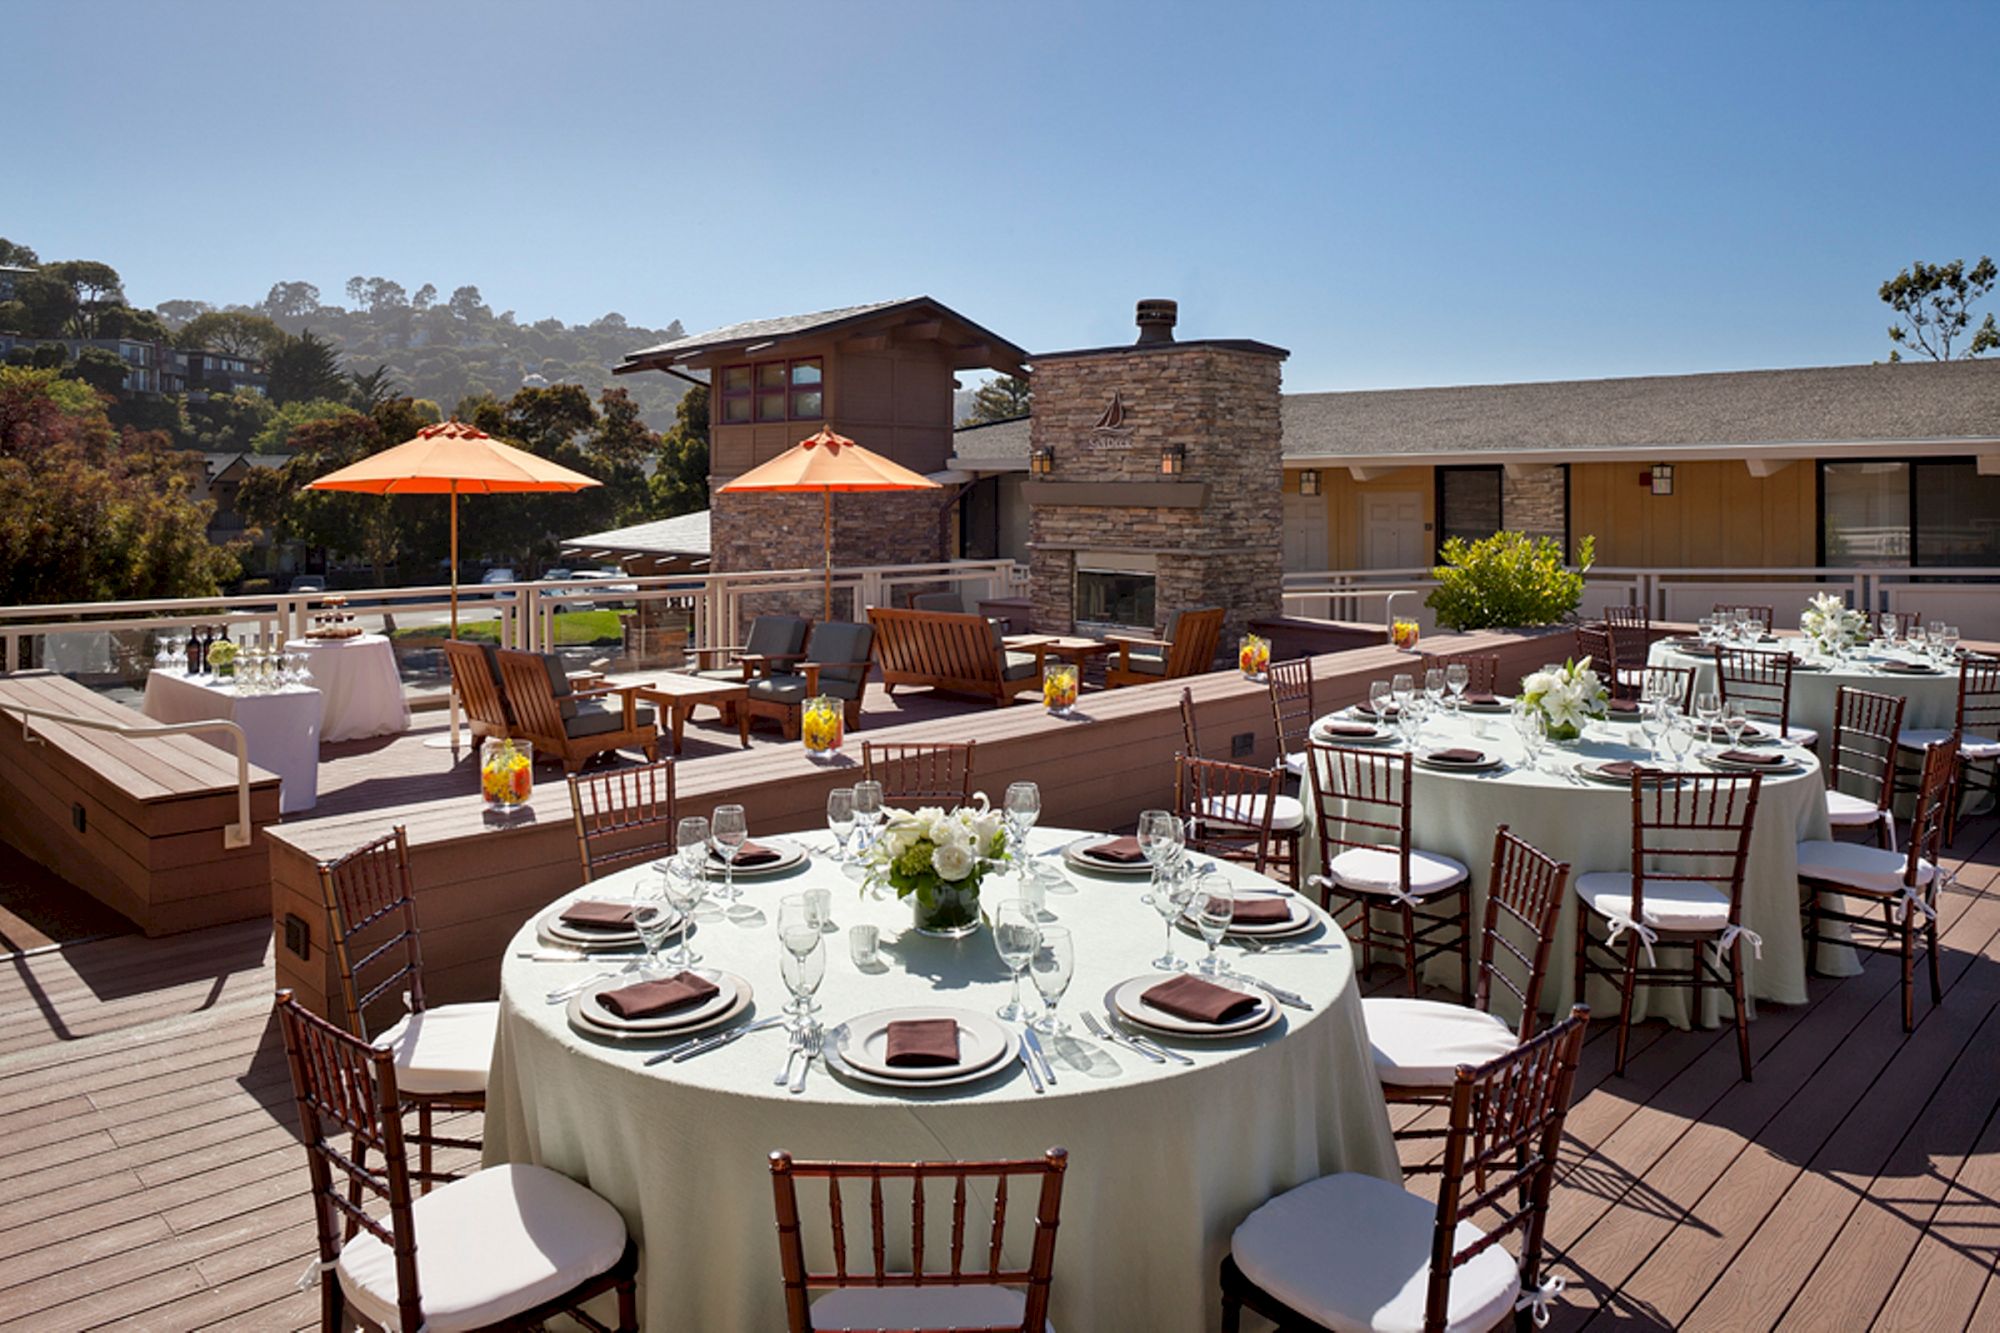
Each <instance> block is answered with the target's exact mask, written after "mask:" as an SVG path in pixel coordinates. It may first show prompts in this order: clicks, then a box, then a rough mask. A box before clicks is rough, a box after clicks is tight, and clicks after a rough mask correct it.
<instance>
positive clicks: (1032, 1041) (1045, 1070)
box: [1021, 1025, 1056, 1088]
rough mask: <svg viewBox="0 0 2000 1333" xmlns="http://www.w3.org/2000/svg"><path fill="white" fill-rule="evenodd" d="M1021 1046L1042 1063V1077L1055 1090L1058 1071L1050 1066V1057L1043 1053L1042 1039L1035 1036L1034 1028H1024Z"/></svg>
mask: <svg viewBox="0 0 2000 1333" xmlns="http://www.w3.org/2000/svg"><path fill="white" fill-rule="evenodd" d="M1021 1044H1022V1045H1024V1046H1026V1047H1027V1048H1028V1049H1029V1050H1031V1051H1033V1052H1034V1053H1035V1059H1036V1060H1038V1061H1040V1062H1041V1066H1042V1077H1043V1078H1045V1079H1047V1080H1048V1084H1049V1086H1050V1087H1052V1088H1053V1087H1054V1086H1055V1085H1056V1071H1055V1069H1054V1068H1053V1067H1051V1066H1050V1064H1049V1057H1048V1056H1047V1055H1046V1054H1044V1053H1043V1051H1042V1039H1041V1038H1040V1037H1037V1036H1036V1035H1035V1030H1034V1029H1033V1028H1031V1027H1028V1026H1026V1025H1023V1026H1022V1028H1021Z"/></svg>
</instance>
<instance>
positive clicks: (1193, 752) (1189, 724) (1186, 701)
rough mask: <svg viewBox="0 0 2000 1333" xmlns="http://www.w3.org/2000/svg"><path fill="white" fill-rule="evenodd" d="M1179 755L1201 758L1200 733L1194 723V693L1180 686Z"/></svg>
mask: <svg viewBox="0 0 2000 1333" xmlns="http://www.w3.org/2000/svg"><path fill="white" fill-rule="evenodd" d="M1181 753H1182V754H1185V755H1186V756H1187V757H1188V758H1190V759H1199V758H1201V731H1200V729H1199V728H1197V727H1196V726H1195V722H1194V691H1193V690H1191V689H1189V688H1188V687H1187V686H1185V685H1183V686H1181Z"/></svg>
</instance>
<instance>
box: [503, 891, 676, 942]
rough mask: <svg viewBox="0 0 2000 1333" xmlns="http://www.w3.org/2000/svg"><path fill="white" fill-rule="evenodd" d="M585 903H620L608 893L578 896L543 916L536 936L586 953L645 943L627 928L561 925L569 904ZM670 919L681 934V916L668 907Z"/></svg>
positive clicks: (636, 933) (635, 930)
mask: <svg viewBox="0 0 2000 1333" xmlns="http://www.w3.org/2000/svg"><path fill="white" fill-rule="evenodd" d="M584 900H587V901H593V902H616V901H617V900H618V899H617V895H615V894H609V893H607V894H604V895H602V896H601V897H599V896H597V895H593V894H588V893H585V894H579V895H578V896H577V897H576V898H572V899H570V900H569V901H568V902H564V903H561V904H558V905H557V906H555V907H551V908H550V909H549V910H548V911H546V912H544V913H542V915H541V916H540V917H539V918H538V919H537V920H536V922H535V934H536V935H537V936H539V937H540V939H541V941H542V943H544V944H553V945H556V946H557V947H559V948H564V949H583V950H585V951H588V950H591V949H617V950H621V951H623V950H626V949H630V948H633V947H635V946H637V945H640V944H642V943H643V941H641V940H640V938H639V931H638V929H637V928H636V927H631V926H628V927H626V928H624V929H622V930H591V929H589V928H588V927H582V926H567V925H564V924H563V921H562V914H563V912H564V910H565V909H567V908H568V907H569V905H570V903H572V902H577V901H584ZM667 919H668V920H669V921H670V922H672V925H671V927H670V929H671V930H673V931H674V932H676V933H678V932H679V930H680V928H681V919H680V913H678V912H676V911H674V909H673V908H671V907H669V908H667Z"/></svg>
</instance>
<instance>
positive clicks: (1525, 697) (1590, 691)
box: [1521, 657, 1610, 742]
mask: <svg viewBox="0 0 2000 1333" xmlns="http://www.w3.org/2000/svg"><path fill="white" fill-rule="evenodd" d="M1521 706H1522V707H1523V708H1526V709H1528V710H1530V711H1531V712H1537V713H1540V714H1541V715H1542V723H1543V726H1544V728H1545V729H1546V731H1547V734H1548V738H1549V739H1550V740H1552V741H1565V742H1566V741H1574V740H1576V739H1578V738H1579V737H1581V736H1582V735H1583V728H1584V724H1585V723H1587V722H1590V721H1593V720H1596V719H1599V718H1602V717H1604V716H1605V715H1606V714H1607V713H1609V712H1610V696H1609V693H1608V692H1607V691H1606V690H1605V688H1604V682H1603V681H1602V680H1600V679H1598V676H1597V673H1596V672H1595V671H1592V670H1591V669H1590V659H1589V658H1588V657H1586V658H1584V659H1583V660H1582V661H1581V662H1577V661H1568V662H1564V663H1563V664H1562V665H1561V666H1559V667H1543V668H1542V669H1541V670H1540V671H1537V672H1534V673H1532V674H1530V675H1529V676H1527V677H1526V678H1525V679H1523V680H1522V682H1521Z"/></svg>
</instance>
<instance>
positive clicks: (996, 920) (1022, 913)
mask: <svg viewBox="0 0 2000 1333" xmlns="http://www.w3.org/2000/svg"><path fill="white" fill-rule="evenodd" d="M1035 916H1036V913H1035V908H1034V905H1033V904H1031V903H1029V902H1028V901H1027V900H1026V899H1023V898H1009V899H1007V900H1006V901H1005V902H1002V903H1000V904H999V905H998V906H996V907H995V908H994V909H993V951H994V952H995V953H997V954H999V955H1000V962H1001V964H1002V965H1003V966H1004V967H1006V969H1007V975H1008V976H1009V977H1011V978H1012V979H1013V982H1014V985H1013V989H1012V990H1010V991H1009V992H1008V993H1007V1003H1005V1004H1003V1005H1001V1006H1000V1007H999V1008H998V1009H996V1010H994V1011H993V1012H994V1013H995V1014H996V1015H997V1016H998V1017H1000V1018H1004V1019H1006V1020H1007V1021H1008V1022H1010V1023H1014V1022H1019V1021H1021V1020H1023V1019H1025V1018H1027V1017H1028V1009H1027V1006H1026V1005H1024V1004H1022V1003H1021V973H1022V972H1024V971H1026V970H1027V966H1028V964H1029V963H1030V962H1032V961H1033V959H1034V957H1035V946H1036V945H1037V944H1038V943H1040V941H1041V938H1042V930H1041V927H1040V926H1039V925H1037V924H1036V922H1035Z"/></svg>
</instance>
